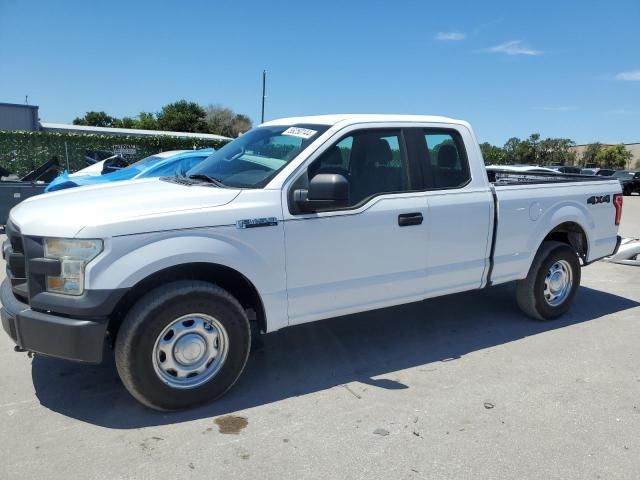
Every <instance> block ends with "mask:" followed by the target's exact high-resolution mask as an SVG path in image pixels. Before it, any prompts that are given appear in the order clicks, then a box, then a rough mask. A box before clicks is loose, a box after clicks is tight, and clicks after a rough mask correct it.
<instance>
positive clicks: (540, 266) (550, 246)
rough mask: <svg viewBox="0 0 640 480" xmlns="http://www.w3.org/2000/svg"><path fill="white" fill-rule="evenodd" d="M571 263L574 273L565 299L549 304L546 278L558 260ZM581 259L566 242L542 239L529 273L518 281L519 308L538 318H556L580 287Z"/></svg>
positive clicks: (564, 309)
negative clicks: (546, 296) (545, 292)
mask: <svg viewBox="0 0 640 480" xmlns="http://www.w3.org/2000/svg"><path fill="white" fill-rule="evenodd" d="M560 260H564V261H566V262H567V263H568V265H569V266H570V269H571V274H572V277H573V278H572V285H571V288H570V290H569V293H568V295H567V296H566V298H565V299H564V300H563V301H562V303H560V304H559V305H555V306H552V305H550V304H549V303H548V302H547V300H546V298H545V294H544V290H545V277H546V275H547V272H548V271H549V269H550V268H551V266H552V265H554V264H555V263H556V262H558V261H560ZM580 273H581V272H580V261H579V260H578V255H577V254H576V252H575V250H574V249H573V248H571V247H570V246H569V245H567V244H566V243H562V242H556V241H547V242H543V243H542V245H540V248H539V249H538V252H537V253H536V256H535V258H534V259H533V263H532V264H531V268H530V269H529V274H528V275H527V278H525V279H524V280H519V281H517V282H516V299H517V301H518V306H519V307H520V309H521V310H522V311H523V312H524V313H526V314H527V315H529V316H530V317H532V318H534V319H536V320H553V319H556V318H558V317H560V316H561V315H563V314H564V313H566V312H567V310H569V307H570V306H571V302H573V298H574V297H575V294H576V292H577V291H578V287H579V286H580Z"/></svg>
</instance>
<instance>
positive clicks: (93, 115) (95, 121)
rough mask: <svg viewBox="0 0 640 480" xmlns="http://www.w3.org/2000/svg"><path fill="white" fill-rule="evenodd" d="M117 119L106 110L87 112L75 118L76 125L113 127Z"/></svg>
mask: <svg viewBox="0 0 640 480" xmlns="http://www.w3.org/2000/svg"><path fill="white" fill-rule="evenodd" d="M116 121H117V119H116V118H113V117H112V116H110V115H107V114H106V113H105V112H94V111H91V112H87V113H85V114H84V116H83V117H77V118H74V120H73V124H74V125H89V126H92V127H113V126H114V125H113V124H114V122H116Z"/></svg>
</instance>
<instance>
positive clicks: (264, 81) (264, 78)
mask: <svg viewBox="0 0 640 480" xmlns="http://www.w3.org/2000/svg"><path fill="white" fill-rule="evenodd" d="M266 96H267V71H266V70H263V71H262V116H261V119H260V123H264V99H265V98H266Z"/></svg>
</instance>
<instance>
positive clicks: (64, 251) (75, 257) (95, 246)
mask: <svg viewBox="0 0 640 480" xmlns="http://www.w3.org/2000/svg"><path fill="white" fill-rule="evenodd" d="M102 248H103V243H102V240H84V239H73V238H45V239H44V256H45V257H48V258H56V259H58V260H60V276H58V277H52V276H47V282H46V283H47V291H48V292H53V293H62V294H65V295H82V293H83V292H84V269H85V267H86V266H87V264H88V263H89V262H90V261H91V260H93V259H94V258H96V257H97V256H98V255H99V254H100V252H102Z"/></svg>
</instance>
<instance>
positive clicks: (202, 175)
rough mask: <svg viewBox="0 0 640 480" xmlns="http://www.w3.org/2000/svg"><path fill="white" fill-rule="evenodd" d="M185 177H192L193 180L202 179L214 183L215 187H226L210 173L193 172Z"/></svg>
mask: <svg viewBox="0 0 640 480" xmlns="http://www.w3.org/2000/svg"><path fill="white" fill-rule="evenodd" d="M187 178H189V179H193V180H204V181H206V182H209V183H211V184H213V185H215V186H216V187H222V188H225V187H226V185H225V184H224V183H222V182H221V181H220V180H218V179H217V178H216V177H212V176H211V175H207V174H205V173H194V174H193V175H189V176H187Z"/></svg>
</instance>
